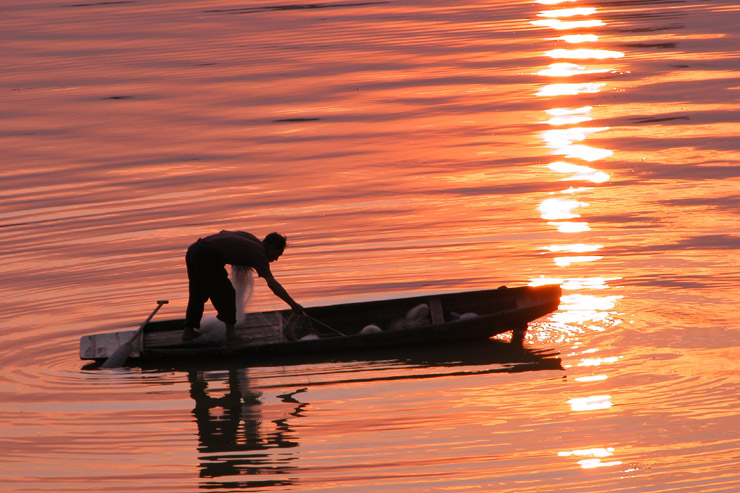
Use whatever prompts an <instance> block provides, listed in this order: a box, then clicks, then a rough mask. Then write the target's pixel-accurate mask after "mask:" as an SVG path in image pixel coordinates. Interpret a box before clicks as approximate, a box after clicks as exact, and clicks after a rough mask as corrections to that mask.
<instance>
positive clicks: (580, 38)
mask: <svg viewBox="0 0 740 493" xmlns="http://www.w3.org/2000/svg"><path fill="white" fill-rule="evenodd" d="M557 39H560V40H561V41H565V42H566V43H571V44H578V43H594V42H596V41H598V40H599V37H598V36H596V35H595V34H565V35H563V36H560V37H559V38H557Z"/></svg>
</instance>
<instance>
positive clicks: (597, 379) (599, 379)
mask: <svg viewBox="0 0 740 493" xmlns="http://www.w3.org/2000/svg"><path fill="white" fill-rule="evenodd" d="M607 378H609V377H608V376H606V375H589V376H586V377H577V378H574V379H573V380H575V381H576V382H584V383H590V382H602V381H604V380H606V379H607Z"/></svg>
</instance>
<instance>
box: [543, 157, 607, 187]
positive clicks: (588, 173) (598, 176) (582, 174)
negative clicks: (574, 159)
mask: <svg viewBox="0 0 740 493" xmlns="http://www.w3.org/2000/svg"><path fill="white" fill-rule="evenodd" d="M547 167H548V168H550V169H551V170H552V171H554V172H555V173H562V174H570V175H571V176H569V177H566V178H561V180H564V181H567V180H585V181H590V182H592V183H604V182H605V181H609V178H610V176H609V174H608V173H605V172H603V171H599V170H597V169H594V168H591V167H589V166H583V165H578V164H571V163H566V162H564V161H557V162H554V163H550V164H548V165H547Z"/></svg>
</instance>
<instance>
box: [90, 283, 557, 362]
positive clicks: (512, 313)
mask: <svg viewBox="0 0 740 493" xmlns="http://www.w3.org/2000/svg"><path fill="white" fill-rule="evenodd" d="M560 296H561V289H560V286H559V285H545V286H521V287H513V288H508V287H506V286H502V287H500V288H497V289H487V290H479V291H461V292H453V293H442V294H432V295H422V296H411V297H403V298H394V299H387V300H376V301H364V302H353V303H342V304H335V305H327V306H314V307H307V308H305V314H304V316H295V315H293V313H292V312H291V311H290V310H273V311H265V312H256V313H249V314H247V315H246V316H245V318H244V320H243V322H242V323H241V324H238V325H237V327H236V330H237V334H238V335H239V337H240V338H241V341H240V342H239V343H237V344H234V343H230V344H227V343H226V341H225V337H224V331H223V324H221V323H220V322H218V323H217V324H211V325H212V326H211V327H208V326H207V325H208V324H206V323H205V319H204V323H203V324H202V326H201V328H202V331H203V335H201V336H200V337H198V338H196V339H193V340H190V341H183V340H182V331H183V326H184V319H174V320H162V321H153V322H149V323H148V324H146V323H145V327H144V330H143V331H142V334H143V336H141V337H136V338H135V341H134V342H133V346H132V351H131V353H130V354H129V359H128V360H127V361H126V364H127V365H128V366H131V365H134V364H144V363H146V364H151V363H156V362H167V361H174V360H189V361H205V360H223V359H224V358H237V359H239V360H241V361H244V360H246V361H251V360H253V359H255V358H259V359H260V360H264V359H265V358H272V359H275V358H278V359H280V358H286V357H290V356H297V355H307V354H319V353H322V354H323V353H336V352H342V353H345V352H349V351H352V352H360V353H362V352H369V351H372V350H377V349H381V348H406V349H409V350H410V349H411V348H413V347H420V346H429V345H444V344H451V343H455V342H460V341H474V340H486V339H490V338H491V337H493V336H496V335H498V334H502V333H505V332H511V333H512V336H511V342H512V343H514V344H518V345H521V342H522V340H523V339H524V335H525V333H526V330H527V327H528V324H529V323H530V322H532V321H534V320H536V319H538V318H540V317H543V316H545V315H548V314H549V313H552V312H553V311H555V310H557V309H558V306H559V303H560ZM218 325H220V327H218ZM137 332H138V331H136V330H126V331H119V332H109V333H101V334H93V335H87V336H83V337H82V338H81V339H80V358H81V359H83V360H94V361H96V362H100V361H103V360H105V359H107V358H108V357H110V356H111V355H112V354H113V353H114V352H115V351H116V350H117V349H118V348H120V347H121V346H122V345H123V344H125V343H127V342H130V341H131V339H132V338H133V337H134V336H135V335H136V334H137Z"/></svg>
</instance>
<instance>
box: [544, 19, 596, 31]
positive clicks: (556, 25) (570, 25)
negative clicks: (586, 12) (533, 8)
mask: <svg viewBox="0 0 740 493" xmlns="http://www.w3.org/2000/svg"><path fill="white" fill-rule="evenodd" d="M529 23H530V24H532V25H533V26H537V27H549V28H552V29H557V30H558V31H566V30H568V29H585V28H589V27H599V26H603V25H605V24H604V21H600V20H598V19H589V20H584V21H561V20H560V19H541V20H536V21H529Z"/></svg>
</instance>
